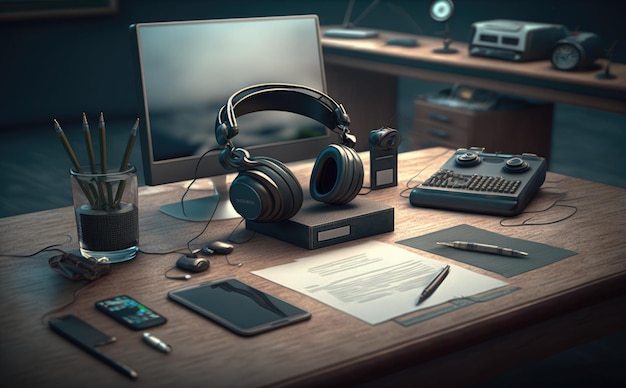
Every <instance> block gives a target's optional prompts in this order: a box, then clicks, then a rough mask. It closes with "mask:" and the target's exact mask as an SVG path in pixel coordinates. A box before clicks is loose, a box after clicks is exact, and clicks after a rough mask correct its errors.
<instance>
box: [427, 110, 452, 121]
mask: <svg viewBox="0 0 626 388" xmlns="http://www.w3.org/2000/svg"><path fill="white" fill-rule="evenodd" d="M428 117H429V118H431V119H433V120H437V121H446V122H447V121H450V118H449V117H448V116H446V115H442V114H441V113H432V112H428Z"/></svg>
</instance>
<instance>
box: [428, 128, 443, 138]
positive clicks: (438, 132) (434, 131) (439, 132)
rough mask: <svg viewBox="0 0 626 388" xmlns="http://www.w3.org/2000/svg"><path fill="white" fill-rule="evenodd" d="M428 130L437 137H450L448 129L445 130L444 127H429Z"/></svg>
mask: <svg viewBox="0 0 626 388" xmlns="http://www.w3.org/2000/svg"><path fill="white" fill-rule="evenodd" d="M426 132H428V134H430V135H433V136H436V137H441V138H447V137H448V131H444V130H443V129H433V128H429V129H427V130H426Z"/></svg>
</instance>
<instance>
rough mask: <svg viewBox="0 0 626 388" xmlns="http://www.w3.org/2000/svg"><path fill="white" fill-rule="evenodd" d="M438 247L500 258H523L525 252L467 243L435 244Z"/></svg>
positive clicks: (526, 254) (525, 254)
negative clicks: (487, 254) (488, 254)
mask: <svg viewBox="0 0 626 388" xmlns="http://www.w3.org/2000/svg"><path fill="white" fill-rule="evenodd" d="M437 244H438V245H445V246H447V247H451V248H455V249H462V250H464V251H473V252H483V253H491V254H494V255H500V256H511V257H525V256H528V253H527V252H523V251H518V250H517V249H512V248H504V247H499V246H497V245H489V244H481V243H475V242H467V241H452V242H437Z"/></svg>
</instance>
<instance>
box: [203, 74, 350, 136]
mask: <svg viewBox="0 0 626 388" xmlns="http://www.w3.org/2000/svg"><path fill="white" fill-rule="evenodd" d="M263 110H279V111H285V112H292V113H297V114H300V115H303V116H307V117H310V118H312V119H314V120H316V121H318V122H320V123H321V124H323V125H324V126H326V127H327V128H330V129H331V130H333V132H336V133H338V134H339V135H340V137H341V142H342V144H345V145H347V146H349V147H353V146H354V144H355V143H356V138H355V137H354V135H351V134H350V130H349V129H348V126H349V125H350V117H349V116H348V114H347V113H346V111H345V109H344V108H343V106H342V105H341V104H339V103H337V102H336V101H335V100H333V99H332V98H331V97H330V96H328V95H327V94H324V93H322V92H320V91H318V90H316V89H313V88H310V87H308V86H303V85H295V84H278V83H267V84H258V85H252V86H249V87H246V88H244V89H241V90H239V91H237V92H235V93H234V94H233V95H232V96H230V98H229V99H228V102H227V103H226V105H224V106H222V108H221V109H220V110H219V113H218V115H217V119H216V123H215V137H216V139H217V142H218V143H219V144H220V145H228V146H230V148H233V147H234V146H233V145H232V143H231V139H232V138H233V137H235V136H236V135H237V134H238V133H239V127H238V125H237V116H243V115H245V114H248V113H253V112H259V111H263Z"/></svg>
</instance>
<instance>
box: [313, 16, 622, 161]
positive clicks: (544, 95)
mask: <svg viewBox="0 0 626 388" xmlns="http://www.w3.org/2000/svg"><path fill="white" fill-rule="evenodd" d="M328 28H329V27H324V28H322V31H324V30H326V29H328ZM392 37H405V38H406V37H409V38H416V39H417V41H418V44H419V45H418V47H401V46H389V45H386V44H385V42H386V40H387V39H388V38H392ZM322 46H323V49H324V61H325V63H326V76H327V80H328V81H327V84H328V89H329V93H330V94H331V95H332V96H333V97H335V98H336V99H337V100H338V101H341V102H344V101H345V103H346V109H347V110H348V112H351V111H357V112H367V114H361V115H359V116H358V117H354V118H353V125H352V126H351V127H350V128H351V129H353V130H358V128H364V130H367V131H369V130H370V129H373V128H368V126H370V125H372V123H377V124H380V123H384V124H387V125H395V123H393V122H392V121H391V118H393V117H395V112H396V91H397V77H409V78H416V79H421V80H427V81H431V82H441V83H447V84H454V83H460V84H463V85H467V86H473V87H477V88H484V89H488V90H492V91H496V92H501V93H507V94H512V95H517V96H521V97H527V98H533V99H540V100H546V101H549V102H559V103H565V104H572V105H577V106H582V107H586V108H592V109H599V110H605V111H610V112H616V113H621V114H623V113H626V64H622V63H613V64H612V65H611V73H613V74H615V75H616V76H617V78H615V79H612V80H602V79H597V78H596V74H597V73H600V72H602V69H603V68H604V66H605V65H606V63H607V62H606V60H604V59H600V60H598V61H597V64H598V65H599V67H598V69H596V70H591V71H586V70H585V71H582V70H581V71H571V72H567V71H558V70H555V69H554V68H552V65H551V64H550V61H548V60H542V61H532V62H522V63H516V62H510V61H503V60H497V59H490V58H481V57H473V56H470V55H469V54H468V44H467V43H463V42H453V43H452V45H451V47H453V48H456V49H458V50H459V52H458V53H457V54H435V53H433V52H432V50H433V49H435V48H441V47H443V43H442V39H439V38H433V37H427V36H415V35H408V34H400V33H395V32H384V31H383V32H381V34H380V36H379V38H376V39H337V38H328V37H322ZM600 67H602V68H600ZM358 138H360V139H365V140H366V139H367V136H360V137H359V136H358ZM359 145H360V146H362V147H367V143H366V142H365V143H360V144H359ZM363 149H365V148H363Z"/></svg>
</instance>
